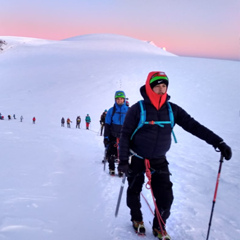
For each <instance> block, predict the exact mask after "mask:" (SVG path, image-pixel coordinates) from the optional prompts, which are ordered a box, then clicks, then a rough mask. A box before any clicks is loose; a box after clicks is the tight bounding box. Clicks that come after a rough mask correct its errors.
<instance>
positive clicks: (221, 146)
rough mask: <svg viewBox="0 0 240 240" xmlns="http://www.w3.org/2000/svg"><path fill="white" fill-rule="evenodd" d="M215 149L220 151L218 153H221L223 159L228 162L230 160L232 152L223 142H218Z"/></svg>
mask: <svg viewBox="0 0 240 240" xmlns="http://www.w3.org/2000/svg"><path fill="white" fill-rule="evenodd" d="M217 148H218V149H219V150H220V152H221V153H222V155H223V157H224V158H225V159H226V160H230V159H231V157H232V150H231V148H230V147H229V146H228V145H227V144H226V143H225V142H220V143H219V144H218V146H217Z"/></svg>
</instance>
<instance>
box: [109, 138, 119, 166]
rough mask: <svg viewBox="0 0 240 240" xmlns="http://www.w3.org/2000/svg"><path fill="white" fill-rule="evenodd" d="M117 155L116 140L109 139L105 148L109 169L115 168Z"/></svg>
mask: <svg viewBox="0 0 240 240" xmlns="http://www.w3.org/2000/svg"><path fill="white" fill-rule="evenodd" d="M117 157H118V150H117V141H115V140H111V142H110V143H109V146H108V150H107V158H108V166H109V169H111V170H115V159H116V158H117Z"/></svg>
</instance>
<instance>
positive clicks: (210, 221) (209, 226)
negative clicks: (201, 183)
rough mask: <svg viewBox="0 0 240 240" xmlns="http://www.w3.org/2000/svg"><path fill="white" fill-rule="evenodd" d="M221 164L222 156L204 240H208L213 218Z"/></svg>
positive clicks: (221, 161)
mask: <svg viewBox="0 0 240 240" xmlns="http://www.w3.org/2000/svg"><path fill="white" fill-rule="evenodd" d="M222 163H223V155H222V154H221V157H220V164H219V169H218V175H217V182H216V187H215V192H214V196H213V204H212V210H211V215H210V220H209V224H208V232H207V239H206V240H208V237H209V233H210V228H211V223H212V217H213V210H214V206H215V202H216V198H217V190H218V184H219V179H220V174H221V169H222Z"/></svg>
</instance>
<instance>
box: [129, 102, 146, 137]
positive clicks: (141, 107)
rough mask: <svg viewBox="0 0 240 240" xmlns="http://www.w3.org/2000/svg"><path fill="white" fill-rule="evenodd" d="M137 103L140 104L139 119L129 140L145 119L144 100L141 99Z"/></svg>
mask: <svg viewBox="0 0 240 240" xmlns="http://www.w3.org/2000/svg"><path fill="white" fill-rule="evenodd" d="M138 103H139V105H140V120H139V123H138V126H137V128H136V129H135V130H134V132H133V134H132V136H131V138H130V140H132V138H133V136H134V135H135V133H136V132H137V131H138V129H139V128H141V127H142V126H143V125H144V124H145V121H146V109H145V105H144V101H143V100H141V101H138Z"/></svg>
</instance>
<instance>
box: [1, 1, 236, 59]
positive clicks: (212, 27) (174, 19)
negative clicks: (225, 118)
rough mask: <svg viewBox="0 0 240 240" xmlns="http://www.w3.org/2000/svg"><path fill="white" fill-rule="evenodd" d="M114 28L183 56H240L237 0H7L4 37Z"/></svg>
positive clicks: (73, 33)
mask: <svg viewBox="0 0 240 240" xmlns="http://www.w3.org/2000/svg"><path fill="white" fill-rule="evenodd" d="M92 33H114V34H120V35H126V36H129V37H133V38H137V39H140V40H151V41H153V42H154V43H155V44H156V45H157V46H159V47H165V48H166V49H167V51H169V52H172V53H174V54H177V55H183V56H197V57H198V56H199V57H211V58H224V59H233V60H240V1H239V0H228V1H226V0H211V1H209V0H202V1H199V2H198V1H190V0H179V1H177V0H101V1H99V0H68V1H67V0H51V1H49V0H34V1H32V0H21V1H18V0H9V1H4V2H2V3H1V8H0V36H22V37H34V38H43V39H52V40H60V39H64V38H69V37H73V36H78V35H84V34H92Z"/></svg>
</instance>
